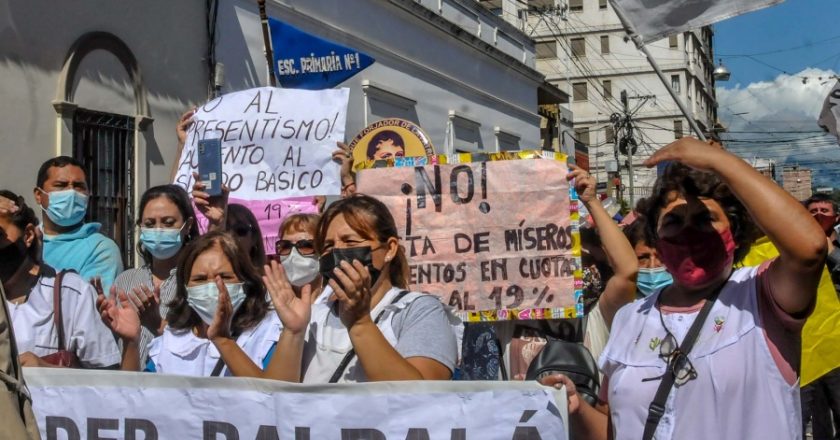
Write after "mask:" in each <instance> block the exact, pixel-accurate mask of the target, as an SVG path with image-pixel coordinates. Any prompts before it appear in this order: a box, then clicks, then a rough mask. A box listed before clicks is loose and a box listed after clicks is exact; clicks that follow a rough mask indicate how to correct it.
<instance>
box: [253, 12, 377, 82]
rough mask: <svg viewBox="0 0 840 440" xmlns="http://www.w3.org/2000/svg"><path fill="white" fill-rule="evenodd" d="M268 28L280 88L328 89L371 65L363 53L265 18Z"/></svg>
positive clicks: (371, 62) (368, 57)
mask: <svg viewBox="0 0 840 440" xmlns="http://www.w3.org/2000/svg"><path fill="white" fill-rule="evenodd" d="M268 24H269V27H270V29H271V46H272V48H273V50H274V70H275V74H276V76H277V82H278V83H279V84H280V86H282V87H285V88H294V89H309V90H322V89H329V88H332V87H335V86H336V85H338V84H341V83H342V82H344V81H346V80H347V79H349V78H350V77H352V76H353V75H355V74H357V73H359V72H361V71H362V70H364V69H365V68H367V67H368V66H370V65H371V64H373V62H374V59H373V58H372V57H370V56H369V55H367V54H365V53H362V52H360V51H358V50H355V49H352V48H349V47H346V46H342V45H340V44H336V43H333V42H332V41H327V40H324V39H323V38H319V37H316V36H314V35H311V34H308V33H306V32H303V31H302V30H300V29H298V28H296V27H294V26H290V25H288V24H286V23H283V22H282V21H280V20H276V19H274V18H269V19H268Z"/></svg>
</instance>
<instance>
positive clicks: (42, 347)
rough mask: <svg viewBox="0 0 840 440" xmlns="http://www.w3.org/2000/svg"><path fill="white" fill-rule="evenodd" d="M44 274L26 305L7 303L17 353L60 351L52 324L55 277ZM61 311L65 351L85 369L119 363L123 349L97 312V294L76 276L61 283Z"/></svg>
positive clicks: (68, 276) (49, 272)
mask: <svg viewBox="0 0 840 440" xmlns="http://www.w3.org/2000/svg"><path fill="white" fill-rule="evenodd" d="M42 272H45V273H43V274H42V275H41V277H40V278H39V279H38V282H37V283H36V284H35V287H33V288H32V291H31V292H30V293H29V298H27V300H26V302H23V303H20V304H13V303H11V302H8V301H7V304H8V305H9V313H10V314H11V319H12V325H13V326H14V328H15V339H16V342H17V345H18V352H20V353H25V352H27V351H31V352H32V353H33V354H35V355H37V356H47V355H50V354H52V353H55V352H57V351H58V332H57V331H56V328H55V325H54V323H53V310H54V307H53V285H54V283H55V273H54V271H52V270H49V269H47V270H42ZM61 311H62V313H61V314H62V321H63V325H64V338H65V345H66V347H65V349H66V350H68V351H72V352H74V353H76V356H77V357H78V358H79V362H80V363H81V366H82V367H85V368H102V367H110V366H112V365H118V364H119V363H120V359H121V357H120V349H119V347H118V346H117V341H116V339H115V338H114V335H113V334H112V333H111V330H110V329H108V327H106V326H105V324H103V323H102V320H101V319H100V317H99V313H98V312H97V311H96V291H95V290H94V289H93V286H91V285H90V284H89V283H88V282H87V281H85V280H83V279H82V278H81V277H80V276H79V275H78V274H76V273H74V272H67V273H65V274H64V277H63V279H62V281H61Z"/></svg>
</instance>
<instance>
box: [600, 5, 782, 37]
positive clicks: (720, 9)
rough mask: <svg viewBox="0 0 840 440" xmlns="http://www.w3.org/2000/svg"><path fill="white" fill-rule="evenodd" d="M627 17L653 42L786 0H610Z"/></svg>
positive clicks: (640, 33) (639, 32)
mask: <svg viewBox="0 0 840 440" xmlns="http://www.w3.org/2000/svg"><path fill="white" fill-rule="evenodd" d="M611 1H612V4H613V7H614V8H616V9H619V10H620V11H619V13H620V14H621V13H622V12H623V15H624V16H625V17H626V18H627V21H629V22H630V23H631V25H632V26H633V29H634V30H635V31H636V33H637V34H639V36H641V37H642V41H644V42H645V43H650V42H651V41H656V40H659V39H660V38H663V37H665V36H668V35H673V34H678V33H680V32H685V31H687V30H690V29H699V28H701V27H703V26H707V25H710V24H712V23H716V22H718V21H721V20H725V19H727V18H730V17H734V16H736V15H741V14H745V13H747V12H750V11H754V10H756V9H761V8H766V7H768V6H772V5H775V4H777V3H781V2H783V1H784V0H611Z"/></svg>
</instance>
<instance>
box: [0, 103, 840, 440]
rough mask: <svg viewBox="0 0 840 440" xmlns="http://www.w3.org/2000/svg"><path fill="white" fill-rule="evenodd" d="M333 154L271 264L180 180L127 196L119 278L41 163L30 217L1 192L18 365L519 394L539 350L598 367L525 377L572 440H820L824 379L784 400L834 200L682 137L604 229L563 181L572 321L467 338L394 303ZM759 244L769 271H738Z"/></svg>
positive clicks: (792, 385) (217, 202)
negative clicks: (203, 224) (564, 407)
mask: <svg viewBox="0 0 840 440" xmlns="http://www.w3.org/2000/svg"><path fill="white" fill-rule="evenodd" d="M190 116H191V114H190V113H189V112H188V113H187V114H185V115H184V117H183V118H182V120H181V122H180V124H179V141H180V143H181V145H183V142H184V139H183V136H182V134H183V133H184V132H185V130H186V127H187V126H188V125H189V122H190ZM333 158H334V160H336V161H338V162H340V164H341V182H342V198H341V199H339V200H338V201H334V202H333V203H332V204H329V205H328V206H323V200H320V203H321V204H322V206H321V210H322V214H320V215H314V214H297V215H293V216H290V217H288V218H287V219H286V220H285V221H284V222H283V224H282V225H281V226H280V230H279V231H277V232H278V235H279V238H278V240H277V242H276V243H275V249H274V250H275V253H274V255H273V256H272V257H268V256H267V255H266V251H265V249H264V241H263V234H262V231H261V230H260V225H259V223H258V222H257V220H256V218H255V216H254V214H253V213H251V212H250V211H249V210H248V209H247V208H246V207H244V206H241V205H235V204H228V202H227V192H226V190H225V191H223V194H222V196H216V197H211V196H209V195H208V194H207V193H206V192H204V189H205V188H204V186H203V185H202V183H200V182H197V183H196V184H195V185H194V187H193V188H191V190H192V193H191V194H189V193H188V192H187V191H185V190H184V189H183V188H181V187H179V186H176V185H160V186H155V187H152V188H149V189H148V190H146V191H145V193H144V194H143V195H142V197H141V200H140V203H139V206H138V212H137V215H136V217H137V218H138V221H137V227H138V228H139V231H138V237H139V242H138V245H137V253H138V254H139V255H140V256H141V257H142V262H141V264H140V265H139V266H138V267H136V268H130V269H128V270H123V267H122V258H121V254H122V251H123V250H120V249H119V248H118V247H117V245H116V244H115V243H114V241H113V240H111V239H110V238H108V237H106V236H104V235H102V234H101V233H99V230H100V227H101V226H100V225H99V224H98V223H93V222H86V220H85V219H86V218H89V217H87V216H86V214H87V202H88V199H89V197H90V191H89V186H88V179H87V176H86V175H85V171H84V169H85V168H84V165H83V164H81V163H79V162H77V161H75V160H74V159H72V158H69V157H57V158H53V159H50V160H48V161H46V162H45V163H44V164H43V166H42V167H41V169H40V170H38V173H37V177H36V179H35V182H34V183H35V188H34V192H33V198H34V200H35V202H36V204H37V206H36V207H32V206H29V205H28V204H27V203H26V201H25V200H24V198H23V197H21V195H19V194H14V193H12V192H10V191H7V190H2V191H0V280H2V287H3V291H4V295H5V298H4V299H5V302H6V305H7V306H8V310H9V319H10V321H11V324H12V325H13V327H14V334H15V338H16V343H17V347H18V352H19V358H18V359H19V362H20V364H22V365H23V366H38V367H70V368H109V369H122V370H129V371H146V372H149V373H164V374H175V375H188V376H246V377H260V378H267V379H275V380H283V381H289V382H304V383H335V382H367V381H391V380H450V379H459V380H470V379H472V380H522V379H532V377H530V374H529V368H530V367H531V366H532V364H533V363H534V362H535V359H536V358H537V357H538V354H539V353H540V352H541V350H543V348H544V347H547V346H549V344H551V341H553V340H558V339H559V340H564V341H567V342H574V343H578V342H579V343H582V346H584V347H586V350H588V353H590V354H591V358H592V359H593V360H594V361H597V370H598V371H597V374H596V383H595V384H594V386H591V387H590V388H593V389H599V391H598V392H597V393H595V392H594V391H593V390H592V389H587V393H583V391H584V388H585V387H587V385H586V384H583V383H581V382H580V381H577V380H575V379H574V377H572V375H570V374H568V373H567V372H565V371H563V370H562V369H555V370H554V373H553V374H547V375H542V376H541V377H539V378H538V379H539V380H540V381H541V382H542V383H543V384H545V385H554V386H561V385H562V386H565V389H566V392H567V395H568V405H569V415H570V423H571V424H570V428H571V432H572V435H573V438H580V439H585V438H593V439H601V438H604V439H606V438H616V439H638V438H646V439H650V438H657V439H691V438H700V437H701V436H702V437H703V438H707V437H708V438H724V439H734V438H739V439H742V438H762V439H791V438H801V437H802V436H803V432H804V431H803V426H804V425H805V423H809V422H810V421H811V420H813V422H812V424H813V429H814V434H815V436H816V435H817V434H818V431H819V433H820V434H819V435H822V436H825V437H823V438H831V436H832V435H834V434H833V432H835V431H836V429H835V427H834V425H835V424H837V423H838V421H840V414H838V410H840V405H838V401H840V379H838V377H840V370H835V371H832V372H831V373H829V374H827V375H825V376H824V377H823V378H821V379H820V380H818V381H816V382H815V383H813V384H810V385H809V386H808V387H805V388H804V389H803V390H802V395H801V402H800V389H799V382H798V379H799V371H800V367H801V365H800V364H801V356H800V352H801V337H800V334H801V330H802V327H803V325H804V323H805V321H806V319H807V318H808V316H809V315H810V314H811V312H812V311H813V309H814V307H815V298H816V294H817V287H818V284H819V282H820V276H821V274H822V272H823V270H824V269H825V267H826V264H827V265H828V270H829V272H830V276H831V279H832V280H833V282H834V284H835V285H837V284H838V282H840V242H838V237H837V232H836V231H835V227H836V226H837V223H838V218H839V217H838V212H837V205H836V204H835V203H834V202H833V201H832V199H830V198H828V197H821V196H818V197H813V198H811V199H809V200H807V201H805V202H804V203H802V202H800V201H797V200H795V199H793V198H792V197H791V196H790V195H789V194H787V193H786V192H784V191H783V190H782V189H781V188H780V187H778V186H777V185H775V184H774V183H772V182H771V181H770V180H768V179H767V178H765V177H763V176H762V175H760V174H759V173H758V172H757V171H755V170H754V169H752V168H751V167H750V166H749V165H748V164H746V163H745V162H744V161H742V160H740V159H739V158H737V157H736V156H734V155H732V154H730V153H728V152H727V151H726V150H724V149H721V148H718V147H715V146H712V145H708V144H706V143H703V142H700V141H698V140H696V139H693V138H683V139H681V140H678V141H675V142H674V143H672V144H671V145H669V146H667V147H664V148H663V149H661V150H659V151H658V152H656V153H655V154H654V155H653V156H652V157H651V158H649V159H648V160H647V161H646V165H647V166H651V167H653V166H656V165H657V164H661V163H665V162H668V163H669V165H668V166H667V167H666V168H665V171H664V173H663V174H662V175H660V176H659V178H658V180H657V182H656V184H655V187H654V188H653V192H652V194H651V196H650V197H649V198H647V199H645V200H643V201H641V202H640V203H639V204H638V206H636V207H635V209H634V213H633V217H634V218H635V220H634V221H632V222H624V223H627V224H622V225H619V224H618V223H617V222H616V220H615V219H613V217H612V216H611V215H610V214H609V213H607V211H606V210H605V208H604V206H602V204H601V202H600V199H599V197H598V196H597V195H596V194H595V188H596V183H595V181H594V179H593V178H592V176H590V175H589V174H588V173H587V172H586V171H584V170H582V169H579V168H576V167H572V169H571V171H570V173H569V175H568V177H569V179H570V180H571V181H573V186H574V187H575V189H576V190H577V193H578V194H579V196H580V201H581V203H582V204H583V205H584V206H585V208H586V211H587V212H588V213H589V215H591V223H592V227H591V229H590V230H583V231H582V232H581V237H582V240H583V241H584V243H583V248H584V256H583V257H584V258H583V259H584V266H585V272H586V274H587V285H586V286H585V290H586V292H587V294H586V309H587V318H586V319H584V320H580V319H576V320H571V319H570V320H543V321H510V322H501V323H488V324H468V325H466V326H465V325H464V324H462V323H461V322H460V321H459V320H458V319H457V318H456V317H455V315H454V314H453V313H452V312H451V310H450V309H449V308H448V307H447V306H445V305H444V304H442V303H441V302H440V301H439V300H438V299H437V298H436V297H435V296H431V295H425V294H423V293H421V292H416V291H412V290H411V286H410V285H409V283H408V277H407V273H408V261H407V259H406V255H405V251H404V247H403V245H402V243H401V240H400V236H399V233H398V231H397V228H396V225H395V221H394V218H393V217H392V215H391V213H390V212H389V211H388V209H387V208H386V206H385V205H384V204H383V203H382V202H380V201H379V200H377V199H375V198H372V197H369V196H366V195H362V194H355V185H354V180H353V175H352V173H351V167H350V164H351V163H352V159H351V156H350V153H349V151H348V150H347V147H346V146H345V145H343V144H340V145H339V148H338V149H337V150H336V152H335V153H334V154H333ZM196 180H198V179H196ZM0 186H2V184H0ZM193 206H195V209H194V208H193ZM39 211H40V212H39ZM39 214H40V215H39ZM557 215H558V216H561V215H563V214H562V213H560V212H558V214H557ZM199 216H201V217H203V218H204V219H206V220H207V223H208V228H207V229H208V230H207V231H206V232H205V233H204V234H203V235H202V234H201V233H200V232H199V227H198V224H199ZM815 220H816V221H815ZM622 228H623V230H622ZM272 232H274V231H272ZM762 239H763V240H765V241H767V242H769V243H770V244H772V246H774V247H775V249H776V250H777V251H778V256H777V257H775V258H772V259H770V260H767V261H764V262H762V263H761V264H757V265H751V266H745V265H743V264H739V263H741V262H742V260H744V259H745V257H747V255H748V254H749V253H750V251H751V249H752V248H753V247H754V245H755V243H756V242H757V241H759V240H762ZM594 361H593V365H594ZM562 373H567V374H562ZM584 394H586V395H584ZM829 407H830V409H831V411H829V409H828V408H829ZM832 411H833V415H832V414H831V412H832ZM803 421H804V422H805V423H803Z"/></svg>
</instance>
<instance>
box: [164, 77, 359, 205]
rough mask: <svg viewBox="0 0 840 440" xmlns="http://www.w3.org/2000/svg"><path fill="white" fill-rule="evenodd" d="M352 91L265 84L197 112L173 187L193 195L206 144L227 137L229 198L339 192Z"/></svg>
mask: <svg viewBox="0 0 840 440" xmlns="http://www.w3.org/2000/svg"><path fill="white" fill-rule="evenodd" d="M348 98H349V89H346V88H342V89H330V90H318V91H313V90H295V89H277V88H271V87H261V88H256V89H250V90H243V91H241V92H233V93H228V94H226V95H222V96H220V97H218V98H216V99H214V100H212V101H210V102H208V103H206V104H204V105H203V106H201V107H199V108H198V110H197V111H196V113H195V115H194V116H193V121H194V122H193V124H192V126H191V127H190V129H189V132H188V134H187V140H186V144H185V146H184V151H183V152H182V153H181V158H180V159H179V161H178V163H179V167H178V174H177V176H176V178H175V183H176V184H179V185H181V186H183V187H184V188H185V189H186V190H187V191H192V185H193V177H192V172H193V171H197V170H198V155H197V154H196V147H197V146H198V141H199V140H202V139H221V140H222V172H223V176H222V181H223V183H225V184H226V185H227V186H228V187H229V188H230V190H231V199H241V200H249V201H250V200H254V201H257V200H258V201H272V200H279V199H283V198H287V197H298V196H316V195H338V194H340V193H341V181H340V177H339V166H338V164H336V163H335V162H333V161H332V152H333V151H335V149H336V148H337V147H336V141H343V140H344V126H345V123H346V119H347V100H348Z"/></svg>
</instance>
